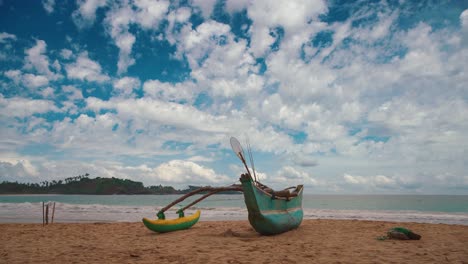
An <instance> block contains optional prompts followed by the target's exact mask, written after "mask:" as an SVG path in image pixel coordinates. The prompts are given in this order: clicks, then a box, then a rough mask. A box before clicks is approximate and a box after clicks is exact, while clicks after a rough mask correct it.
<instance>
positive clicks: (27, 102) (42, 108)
mask: <svg viewBox="0 0 468 264" xmlns="http://www.w3.org/2000/svg"><path fill="white" fill-rule="evenodd" d="M0 107H1V108H2V109H3V110H2V111H1V113H0V115H1V116H6V117H21V118H22V117H28V116H31V115H33V114H36V113H38V114H42V113H47V112H59V109H58V108H57V107H56V106H55V104H54V103H53V102H52V101H48V100H39V99H37V100H32V99H25V98H20V97H13V98H4V97H3V96H1V97H0Z"/></svg>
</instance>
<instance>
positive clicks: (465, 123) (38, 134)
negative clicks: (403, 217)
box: [0, 0, 468, 194]
mask: <svg viewBox="0 0 468 264" xmlns="http://www.w3.org/2000/svg"><path fill="white" fill-rule="evenodd" d="M467 69H468V2H466V1H456V0H453V1H419V0H417V1H405V0H400V1H321V0H314V1H302V0H299V1H292V0H289V1H271V0H255V1H253V0H225V1H217V0H188V1H165V0H161V1H150V0H123V1H106V0H76V1H75V0H65V1H58V0H42V1H39V0H38V1H17V0H16V1H15V0H11V1H10V0H0V135H1V136H0V181H4V180H8V181H19V182H40V181H43V180H49V181H51V180H59V179H63V178H66V177H70V176H76V175H80V174H85V173H89V174H90V175H91V177H98V176H99V177H119V178H128V179H132V180H136V181H142V182H143V183H144V184H145V185H153V184H163V185H172V186H175V187H178V188H184V187H186V186H187V185H188V184H203V185H205V184H209V185H215V186H220V185H226V184H231V183H235V182H237V179H238V176H239V174H240V173H242V172H243V169H242V166H241V163H240V162H239V161H238V160H237V158H236V156H235V155H234V154H233V153H232V151H231V149H230V145H229V138H230V137H231V136H235V137H237V138H238V139H239V140H240V141H241V142H242V143H244V144H245V143H246V142H247V140H248V141H249V142H250V145H251V147H252V152H253V155H254V159H255V167H256V169H257V172H258V174H259V176H260V177H261V178H262V179H263V182H264V183H266V184H268V185H272V186H274V187H281V186H284V187H286V186H290V185H294V184H297V183H304V184H305V185H306V190H307V192H308V193H343V194H344V193H409V194H412V193H423V194H433V193H444V194H467V193H468V70H467ZM244 147H245V145H244Z"/></svg>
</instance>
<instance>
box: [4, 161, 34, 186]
mask: <svg viewBox="0 0 468 264" xmlns="http://www.w3.org/2000/svg"><path fill="white" fill-rule="evenodd" d="M0 175H1V178H0V179H1V181H19V182H30V181H36V180H37V176H38V171H37V169H36V168H35V166H34V165H32V164H31V162H30V161H29V160H16V161H0Z"/></svg>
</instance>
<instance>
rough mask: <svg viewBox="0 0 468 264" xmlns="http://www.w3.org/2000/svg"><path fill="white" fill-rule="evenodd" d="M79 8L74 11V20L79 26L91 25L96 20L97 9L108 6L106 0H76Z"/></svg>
mask: <svg viewBox="0 0 468 264" xmlns="http://www.w3.org/2000/svg"><path fill="white" fill-rule="evenodd" d="M76 3H77V5H78V9H77V10H75V11H74V12H73V13H72V18H73V21H74V22H75V25H76V26H77V27H78V28H85V27H89V26H91V25H92V24H94V21H95V20H96V11H97V10H98V9H99V8H101V7H104V6H106V0H76Z"/></svg>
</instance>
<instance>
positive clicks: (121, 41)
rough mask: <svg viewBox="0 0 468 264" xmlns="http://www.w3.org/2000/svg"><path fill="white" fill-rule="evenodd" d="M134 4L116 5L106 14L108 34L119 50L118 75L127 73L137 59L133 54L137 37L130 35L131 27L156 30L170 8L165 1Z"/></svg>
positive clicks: (140, 1)
mask: <svg viewBox="0 0 468 264" xmlns="http://www.w3.org/2000/svg"><path fill="white" fill-rule="evenodd" d="M132 3H133V2H132ZM132 3H127V2H125V3H121V4H115V5H114V6H113V8H112V9H111V10H110V11H109V12H107V13H106V18H105V25H106V28H107V31H108V34H109V35H110V36H111V37H112V39H113V40H114V42H115V45H116V46H117V47H118V48H119V60H118V62H117V73H118V74H121V73H124V72H126V71H127V69H128V67H130V66H132V65H133V64H135V59H134V58H133V57H132V56H131V54H132V49H133V45H134V44H135V41H136V37H135V36H134V35H133V34H132V33H130V31H129V27H130V25H131V24H136V25H139V26H141V27H143V28H144V29H155V28H157V26H158V25H159V23H160V22H161V20H162V19H163V16H164V15H165V14H166V12H167V10H168V8H169V2H168V1H163V0H158V1H147V0H138V1H135V2H134V5H133V4H132Z"/></svg>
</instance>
